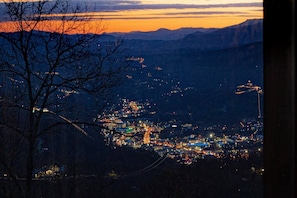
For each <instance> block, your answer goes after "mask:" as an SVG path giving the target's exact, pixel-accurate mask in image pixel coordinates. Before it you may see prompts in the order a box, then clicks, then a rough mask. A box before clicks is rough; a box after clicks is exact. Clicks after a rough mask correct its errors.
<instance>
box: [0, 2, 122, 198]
mask: <svg viewBox="0 0 297 198" xmlns="http://www.w3.org/2000/svg"><path fill="white" fill-rule="evenodd" d="M2 6H3V5H2ZM4 7H5V9H4V10H5V15H4V16H5V19H6V20H7V23H2V24H1V28H0V32H1V33H0V44H1V48H0V66H1V68H0V71H1V77H0V92H1V96H0V103H1V104H0V109H1V110H0V114H1V119H0V136H1V138H0V141H1V142H0V145H1V146H0V147H1V148H0V165H1V166H2V169H3V171H4V172H7V173H8V177H10V178H11V179H12V180H13V181H14V182H15V185H16V186H17V189H18V193H19V194H22V195H25V196H26V197H31V195H32V175H33V170H34V168H36V167H35V164H36V162H37V161H38V155H36V152H37V149H38V139H40V138H42V136H43V135H45V134H47V135H48V134H51V133H53V130H54V129H55V128H56V127H59V126H61V125H69V126H70V127H73V128H74V129H75V130H78V131H79V132H81V133H83V134H84V135H86V136H88V134H87V132H86V131H85V130H84V129H83V128H84V126H85V125H88V124H89V125H95V124H96V123H95V121H96V116H97V114H98V113H99V112H100V109H101V108H100V107H102V104H104V99H106V97H107V96H108V94H109V93H110V90H112V88H114V87H115V86H117V85H119V83H121V80H122V79H121V75H122V72H123V71H124V69H125V67H126V66H127V61H126V58H125V56H124V52H123V49H122V48H121V44H122V41H121V40H120V41H119V40H114V41H112V42H106V41H103V40H102V39H101V35H100V34H89V32H97V33H100V32H101V33H102V31H103V30H104V24H103V23H102V21H98V22H92V26H90V25H89V23H88V21H90V20H91V18H90V16H89V17H87V16H83V17H82V14H81V13H82V12H83V11H87V9H88V8H87V7H84V6H82V5H76V4H75V5H74V4H73V2H70V1H60V0H54V1H50V0H38V1H31V2H23V1H14V0H8V1H5V2H4ZM2 28H3V29H2ZM10 29H12V30H13V31H12V32H7V30H10ZM44 29H47V30H50V31H49V32H45V31H43V30H44ZM4 30H5V31H4ZM75 32H79V33H80V34H76V35H71V34H73V33H75ZM20 156H22V157H23V158H22V159H20ZM24 156H25V157H24ZM20 160H22V162H23V163H16V162H17V161H18V162H20ZM22 164H23V165H22ZM20 177H24V178H25V183H26V185H25V187H22V186H21V185H20V183H19V178H20Z"/></svg>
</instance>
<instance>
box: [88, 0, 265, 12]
mask: <svg viewBox="0 0 297 198" xmlns="http://www.w3.org/2000/svg"><path fill="white" fill-rule="evenodd" d="M112 2H113V1H110V2H109V3H106V2H105V1H99V2H98V1H92V2H90V3H88V5H92V4H93V5H96V11H124V10H145V9H188V8H200V9H201V8H228V7H263V4H262V3H259V2H256V3H232V4H210V5H199V4H141V3H139V2H138V1H125V2H127V3H126V4H123V3H121V2H122V1H115V3H112ZM100 3H102V4H100Z"/></svg>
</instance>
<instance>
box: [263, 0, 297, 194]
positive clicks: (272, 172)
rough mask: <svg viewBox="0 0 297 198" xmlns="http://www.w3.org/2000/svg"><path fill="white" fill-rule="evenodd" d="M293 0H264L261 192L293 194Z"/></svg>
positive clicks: (294, 139) (294, 178)
mask: <svg viewBox="0 0 297 198" xmlns="http://www.w3.org/2000/svg"><path fill="white" fill-rule="evenodd" d="M294 11H295V5H294V0H264V40H263V41H264V168H265V173H264V195H265V197H267V198H271V197H286V198H293V197H296V196H297V194H296V188H295V185H296V178H297V175H296V168H295V166H296V155H297V154H296V142H297V140H296V122H297V120H296V99H295V93H296V91H295V90H296V79H295V78H296V72H295V54H294V51H295V36H294V29H295V24H294V23H295V16H294V15H295V13H294Z"/></svg>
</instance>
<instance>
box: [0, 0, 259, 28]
mask: <svg viewBox="0 0 297 198" xmlns="http://www.w3.org/2000/svg"><path fill="white" fill-rule="evenodd" d="M2 2H3V1H2ZM74 3H79V4H82V5H87V6H88V11H89V12H83V13H80V15H81V17H82V18H83V17H85V16H88V17H90V19H91V21H89V24H90V26H92V24H95V22H97V21H98V20H99V21H101V22H103V23H102V24H104V29H102V30H101V32H102V31H103V32H131V31H154V30H157V29H160V28H167V29H171V30H174V29H179V28H183V27H203V28H222V27H226V26H230V25H234V24H238V23H241V22H243V21H245V20H248V19H260V18H263V2H262V1H259V0H254V1H252V2H251V1H249V0H220V1H217V0H216V1H215V0H200V1H199V0H198V1H197V0H179V1H178V0H171V1H169V0H167V1H165V0H160V1H157V0H144V1H138V0H88V1H74ZM0 10H2V11H3V3H1V1H0ZM56 16H57V15H56ZM0 21H1V22H0V26H2V28H1V29H0V31H2V32H3V31H13V30H9V28H5V27H8V25H7V24H9V20H7V19H4V18H3V17H0ZM53 21H54V20H53ZM53 21H52V22H51V26H53V24H54V23H53ZM42 26H43V27H40V28H39V29H42V30H45V31H51V30H47V29H46V27H49V25H42ZM72 33H81V32H79V31H77V32H72ZM91 33H97V32H91Z"/></svg>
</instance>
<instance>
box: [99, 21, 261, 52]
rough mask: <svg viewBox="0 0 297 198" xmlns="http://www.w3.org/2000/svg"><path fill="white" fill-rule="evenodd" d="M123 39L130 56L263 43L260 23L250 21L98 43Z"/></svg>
mask: <svg viewBox="0 0 297 198" xmlns="http://www.w3.org/2000/svg"><path fill="white" fill-rule="evenodd" d="M117 38H122V39H124V42H125V43H126V45H127V46H128V47H129V48H130V49H131V50H132V51H133V53H139V54H143V53H156V52H157V51H160V50H162V51H172V50H177V49H198V50H214V49H224V48H230V47H239V46H243V45H246V44H250V43H255V42H262V41H263V20H262V19H251V20H247V21H245V22H243V23H240V24H237V25H233V26H228V27H225V28H209V29H207V28H181V29H178V30H168V29H159V30H157V31H151V32H130V33H110V34H104V35H102V40H113V39H117Z"/></svg>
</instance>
